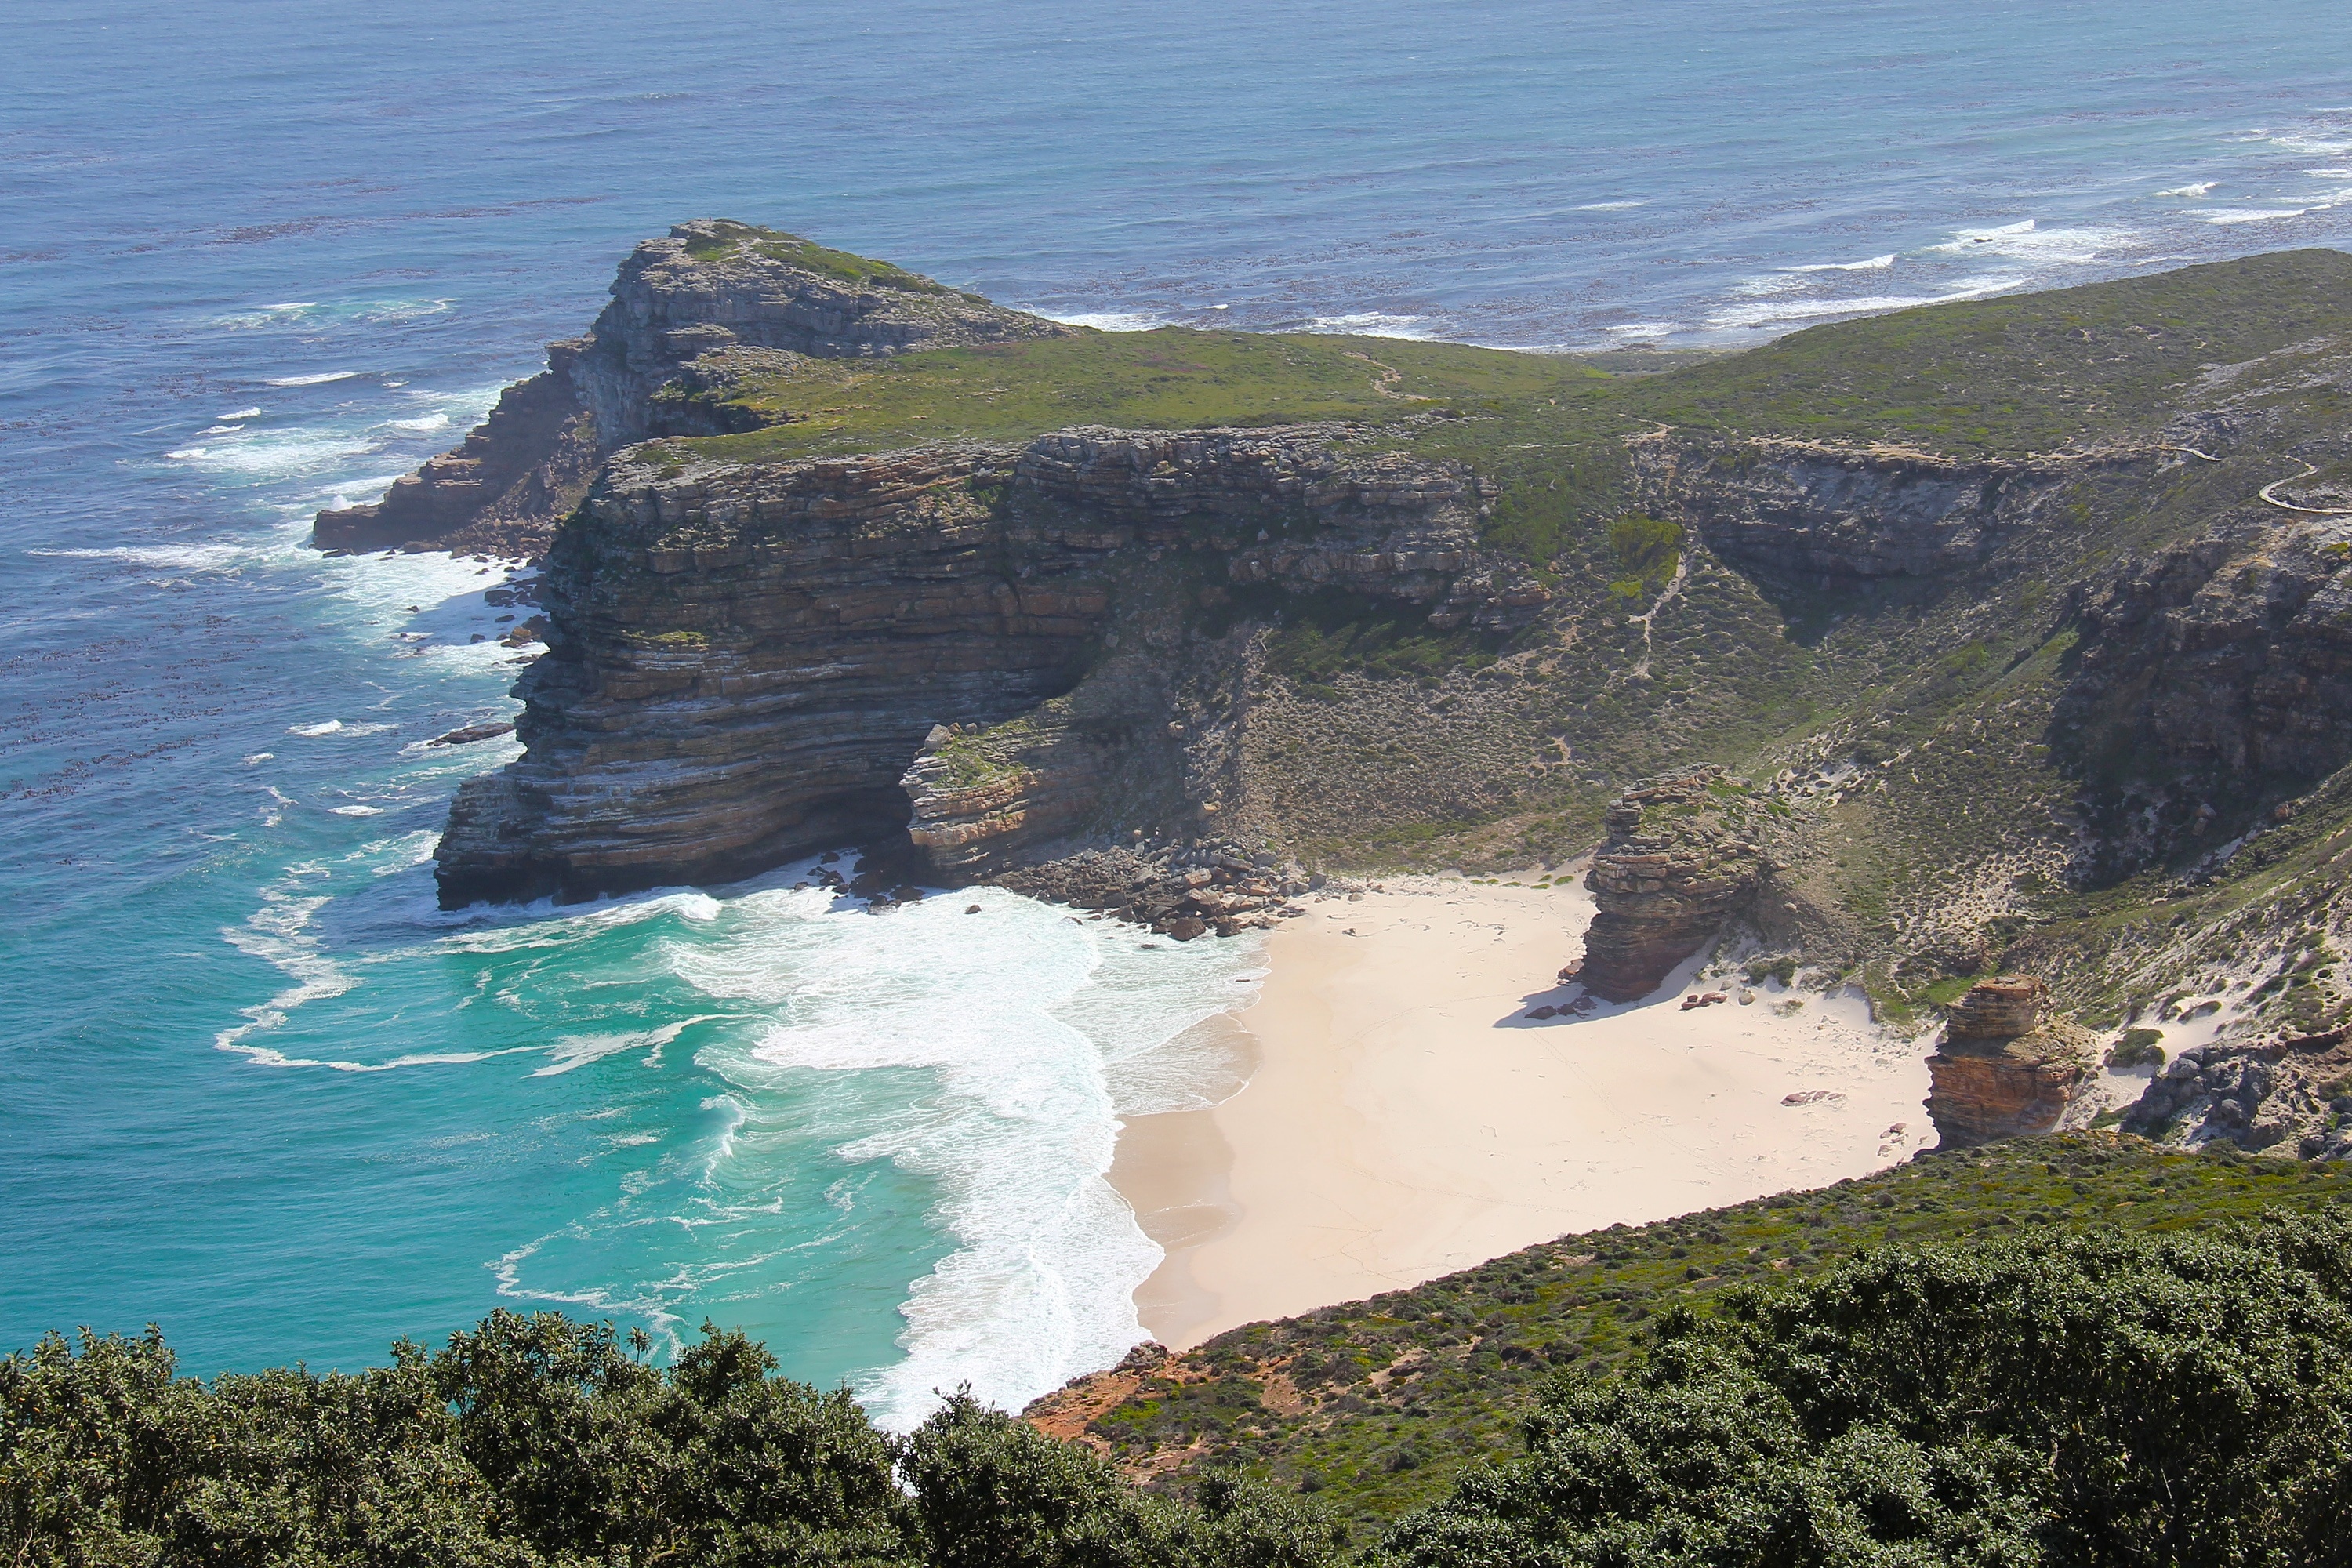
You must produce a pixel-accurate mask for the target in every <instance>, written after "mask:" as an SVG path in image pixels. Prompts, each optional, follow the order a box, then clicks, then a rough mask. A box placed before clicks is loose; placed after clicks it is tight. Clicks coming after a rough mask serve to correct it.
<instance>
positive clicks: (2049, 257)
mask: <svg viewBox="0 0 2352 1568" xmlns="http://www.w3.org/2000/svg"><path fill="white" fill-rule="evenodd" d="M2138 238H2139V236H2138V235H2137V233H2135V232H2133V231H2132V230H2130V229H2126V228H2116V227H2110V226H2100V225H2086V226H2082V227H2079V228H2044V227H2042V225H2041V224H2040V222H2039V221H2037V220H2036V219H2033V218H2022V219H2020V220H2019V221H2018V222H2016V223H2009V224H2001V225H1999V226H1995V227H1991V228H1964V229H1959V230H1957V231H1956V232H1955V233H1954V234H1953V236H1952V237H1951V239H1950V240H1949V241H1948V242H1947V243H1945V244H1943V245H1932V246H1929V247H1927V248H1928V250H1930V251H1933V252H1942V253H1944V254H1947V255H1955V256H1971V255H1979V254H1983V255H1992V256H1999V257H2002V258H2007V259H2009V260H2012V261H2024V262H2030V263H2033V264H2036V265H2040V266H2045V267H2066V266H2080V265H2082V264H2083V263H2085V262H2090V261H2095V260H2097V259H2099V258H2101V257H2103V256H2106V255H2108V254H2109V253H2111V252H2113V251H2116V250H2119V249H2122V248H2124V247H2127V246H2129V245H2131V244H2133V243H2135V242H2136V241H2137V240H2138Z"/></svg>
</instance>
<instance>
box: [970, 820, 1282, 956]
mask: <svg viewBox="0 0 2352 1568" xmlns="http://www.w3.org/2000/svg"><path fill="white" fill-rule="evenodd" d="M991 880H992V881H993V882H994V883H995V884H996V885H997V886H999V887H1001V888H1008V889H1012V890H1013V891H1014V892H1016V893H1024V894H1026V895H1028V896H1029V897H1031V898H1033V899H1045V900H1050V901H1051V902H1054V903H1061V904H1072V905H1075V906H1076V907H1077V908H1080V909H1088V910H1103V911H1104V912H1105V913H1108V914H1112V915H1116V916H1118V918H1119V919H1121V920H1125V921H1133V922H1135V923H1136V924H1138V925H1146V926H1150V928H1151V929H1152V930H1153V931H1159V932H1160V933H1161V934H1163V935H1166V936H1171V937H1173V938H1174V939H1175V940H1177V941H1178V942H1190V941H1192V939H1193V938H1194V937H1197V936H1205V935H1207V934H1208V933H1209V932H1211V931H1214V932H1215V933H1216V934H1217V935H1219V936H1232V935H1234V934H1235V933H1236V932H1239V931H1251V930H1255V929H1260V928H1263V927H1265V926H1270V925H1272V924H1273V923H1274V922H1275V921H1277V920H1279V919H1281V918H1282V917H1283V916H1284V915H1285V914H1287V913H1291V912H1294V911H1293V910H1290V909H1289V908H1288V907H1287V906H1288V900H1291V899H1294V898H1297V896H1298V895H1299V894H1301V893H1304V892H1307V890H1309V889H1313V888H1318V887H1320V886H1322V883H1323V879H1322V877H1321V876H1319V875H1314V876H1310V875H1308V874H1307V872H1306V871H1305V870H1304V869H1302V868H1300V867H1299V866H1298V864H1297V862H1296V861H1288V862H1286V861H1284V860H1282V859H1281V858H1280V857H1278V856H1276V854H1274V853H1273V852H1272V851H1271V850H1266V849H1253V848H1251V847H1249V846H1247V845H1245V844H1243V843H1241V842H1239V841H1238V840H1235V839H1230V838H1195V839H1192V840H1189V841H1187V842H1184V843H1179V844H1162V845H1147V846H1139V847H1136V848H1133V849H1126V848H1110V849H1088V850H1083V851H1081V852H1079V853H1078V854H1076V855H1071V856H1066V857H1065V858H1062V859H1059V860H1052V861H1047V862H1046V863H1045V864H1044V865H1040V866H1024V867H1020V868H1015V869H1013V870H1010V871H1006V872H1004V873H1003V874H1001V875H999V876H996V877H994V878H992V879H991Z"/></svg>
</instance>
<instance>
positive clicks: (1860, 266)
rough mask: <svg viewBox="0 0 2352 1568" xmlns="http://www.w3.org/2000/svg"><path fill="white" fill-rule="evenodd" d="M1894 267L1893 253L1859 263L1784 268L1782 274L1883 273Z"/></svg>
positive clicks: (1831, 262)
mask: <svg viewBox="0 0 2352 1568" xmlns="http://www.w3.org/2000/svg"><path fill="white" fill-rule="evenodd" d="M1894 265H1895V252H1893V251H1891V250H1890V251H1888V252H1887V253H1886V254H1885V255H1884V256H1872V257H1867V258H1864V259H1863V260H1860V261H1816V262H1812V263H1811V264H1810V265H1808V266H1804V267H1784V268H1781V270H1782V271H1784V272H1883V271H1885V269H1886V268H1889V267H1892V266H1894Z"/></svg>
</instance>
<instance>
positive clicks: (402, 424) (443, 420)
mask: <svg viewBox="0 0 2352 1568" xmlns="http://www.w3.org/2000/svg"><path fill="white" fill-rule="evenodd" d="M388 423H389V424H390V426H391V427H392V428H393V429H394V430H419V431H422V430H446V429H447V428H448V427H449V416H447V415H446V414H427V415H425V416H424V417H422V418H420V419H394V420H390V421H388Z"/></svg>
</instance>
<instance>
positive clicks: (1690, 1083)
mask: <svg viewBox="0 0 2352 1568" xmlns="http://www.w3.org/2000/svg"><path fill="white" fill-rule="evenodd" d="M1306 908H1307V913H1306V914H1305V915H1303V916H1301V917H1300V918H1297V919H1295V920H1290V921H1285V922H1284V923H1283V925H1282V927H1281V928H1280V929H1279V930H1278V931H1276V932H1275V933H1274V934H1273V936H1272V937H1271V938H1270V939H1269V942H1270V945H1269V961H1270V963H1271V966H1272V973H1271V974H1270V975H1269V976H1268V978H1267V979H1266V981H1265V986H1264V989H1263V990H1262V991H1261V993H1260V994H1259V996H1258V999H1257V1000H1256V1002H1255V1004H1254V1005H1251V1006H1250V1007H1249V1008H1247V1009H1246V1010H1245V1011H1244V1012H1242V1013H1240V1014H1239V1015H1238V1016H1236V1023H1237V1026H1239V1027H1240V1028H1242V1029H1244V1030H1246V1031H1247V1034H1248V1036H1249V1037H1250V1038H1249V1040H1248V1041H1246V1042H1241V1043H1242V1044H1243V1045H1244V1046H1245V1047H1246V1049H1248V1050H1249V1051H1252V1052H1254V1053H1255V1068H1254V1070H1252V1071H1250V1073H1249V1077H1248V1079H1247V1082H1246V1083H1245V1084H1244V1086H1243V1087H1242V1088H1241V1089H1239V1091H1238V1092H1236V1093H1234V1095H1233V1096H1232V1097H1231V1098H1229V1099H1227V1100H1224V1101H1223V1103H1222V1104H1219V1105H1217V1106H1215V1107H1213V1109H1210V1110H1193V1111H1183V1112H1179V1113H1175V1114H1171V1115H1165V1116H1148V1117H1138V1118H1135V1119H1133V1120H1132V1121H1129V1123H1128V1125H1127V1130H1126V1131H1125V1132H1124V1133H1123V1134H1122V1135H1121V1137H1120V1141H1119V1146H1118V1158H1117V1163H1116V1164H1115V1165H1114V1167H1113V1169H1112V1172H1111V1181H1112V1183H1113V1184H1115V1185H1116V1186H1117V1187H1118V1189H1119V1191H1120V1192H1121V1193H1122V1194H1124V1195H1125V1196H1126V1197H1127V1199H1128V1201H1129V1203H1130V1204H1131V1205H1134V1207H1135V1210H1136V1213H1137V1215H1138V1217H1139V1219H1140V1220H1141V1221H1142V1223H1143V1226H1144V1228H1145V1230H1146V1231H1147V1232H1148V1233H1149V1234H1150V1236H1151V1237H1152V1238H1153V1239H1154V1240H1156V1241H1158V1242H1159V1243H1160V1245H1161V1246H1162V1247H1165V1248H1166V1249H1167V1255H1168V1256H1167V1258H1166V1260H1165V1261H1164V1262H1163V1263H1162V1264H1161V1266H1160V1268H1159V1270H1158V1271H1157V1272H1156V1273H1154V1274H1153V1276H1152V1277H1151V1279H1150V1280H1149V1281H1148V1282H1147V1283H1146V1284H1145V1285H1144V1286H1143V1287H1142V1288H1141V1289H1139V1290H1138V1291H1137V1297H1136V1299H1137V1305H1138V1307H1139V1310H1140V1312H1141V1315H1142V1319H1143V1322H1144V1326H1145V1328H1146V1329H1147V1330H1149V1331H1150V1332H1151V1334H1152V1335H1153V1336H1154V1337H1155V1338H1157V1339H1159V1340H1160V1341H1162V1342H1165V1343H1168V1344H1170V1345H1172V1346H1177V1347H1179V1348H1181V1347H1183V1346H1187V1345H1191V1344H1194V1343H1197V1342H1200V1341H1201V1340H1203V1339H1206V1338H1208V1337H1209V1336H1211V1335H1213V1334H1215V1333H1218V1332H1221V1331H1223V1330H1225V1329H1228V1328H1232V1327H1234V1326H1235V1325H1237V1324H1241V1323H1246V1322H1253V1321H1258V1320H1261V1319H1265V1318H1274V1317H1282V1316H1287V1315H1290V1314H1294V1313H1297V1312H1302V1311H1307V1310H1311V1309H1313V1308H1316V1307H1318V1306H1324V1305H1328V1304H1329V1303H1331V1302H1335V1301H1344V1300H1357V1299H1360V1298H1362V1297H1365V1296H1370V1295H1375V1294H1377V1293H1379V1292H1381V1291H1382V1290H1389V1289H1397V1288H1399V1287H1402V1286H1407V1285H1412V1284H1415V1283H1418V1282H1419V1281H1421V1280H1424V1279H1432V1278H1434V1277H1435V1276H1437V1275H1440V1274H1444V1273H1448V1272H1451V1271H1452V1270H1454V1269H1457V1268H1465V1267H1467V1266H1469V1265H1471V1264H1474V1263H1476V1262H1479V1261H1482V1260H1483V1259H1486V1258H1492V1257H1496V1256H1497V1255H1499V1254H1501V1253H1504V1252H1508V1251H1511V1250H1512V1249H1514V1248H1517V1247H1526V1246H1528V1245H1531V1244H1533V1243H1535V1242H1538V1241H1545V1240H1549V1239H1550V1238H1552V1237H1557V1236H1559V1235H1562V1234H1565V1233H1569V1232H1573V1231H1582V1230H1591V1229H1593V1228H1595V1227H1598V1226H1608V1225H1611V1224H1614V1223H1618V1222H1621V1221H1622V1222H1625V1223H1628V1224H1637V1223H1640V1222H1643V1221H1645V1220H1653V1219H1659V1218H1664V1217H1665V1216H1667V1215H1677V1214H1684V1213H1687V1212H1689V1211H1691V1210H1693V1209H1700V1208H1707V1207H1711V1206H1714V1205H1720V1204H1728V1203H1737V1202H1740V1201H1742V1200H1744V1199H1748V1198H1752V1197H1757V1196H1760V1195H1762V1194H1769V1193H1775V1192H1780V1191H1784V1190H1787V1189H1789V1188H1792V1187H1815V1186H1821V1185H1823V1184H1828V1183H1831V1182H1835V1181H1838V1180H1840V1179H1842V1178H1843V1177H1847V1176H1855V1175H1861V1174H1863V1173H1867V1172H1870V1171H1874V1170H1878V1169H1880V1168H1882V1167H1884V1166H1886V1165H1888V1164H1891V1163H1895V1162H1896V1161H1899V1160H1902V1159H1905V1158H1907V1157H1908V1156H1909V1155H1910V1154H1911V1153H1912V1152H1914V1151H1916V1150H1917V1149H1920V1148H1923V1147H1926V1146H1927V1145H1929V1144H1931V1143H1933V1142H1935V1133H1934V1130H1933V1128H1932V1127H1931V1126H1930V1125H1929V1123H1928V1121H1927V1111H1926V1110H1924V1109H1923V1108H1922V1105H1921V1101H1922V1100H1924V1099H1925V1098H1926V1096H1927V1066H1926V1058H1927V1046H1926V1043H1925V1042H1924V1041H1909V1040H1904V1039H1901V1038H1898V1037H1894V1036H1892V1035H1888V1034H1884V1033H1881V1032H1880V1031H1878V1030H1877V1029H1875V1028H1874V1027H1873V1026H1871V1024H1870V1022H1869V1018H1868V1013H1867V1009H1866V1006H1865V1005H1864V1002H1863V1001H1862V999H1861V998H1860V997H1859V996H1858V995H1851V994H1827V995H1825V994H1822V993H1819V992H1815V991H1810V990H1806V989H1803V988H1802V987H1800V988H1798V989H1796V990H1793V991H1783V990H1781V989H1780V986H1779V985H1778V984H1772V983H1768V984H1765V985H1763V986H1759V987H1756V988H1755V990H1754V995H1755V1000H1754V1002H1753V1003H1752V1004H1751V1005H1738V1004H1737V1003H1736V1002H1735V1003H1729V1004H1726V1005H1715V1006H1707V1007H1701V1008H1696V1009H1692V1010H1688V1011H1685V1010H1684V1009H1683V1008H1682V1007H1681V1005H1680V1002H1681V998H1682V997H1683V996H1684V995H1685V994H1686V992H1687V990H1688V989H1689V985H1688V982H1689V979H1690V976H1691V973H1693V972H1694V971H1696V970H1697V969H1698V968H1699V966H1700V964H1701V963H1702V962H1703V960H1701V959H1694V960H1692V961H1691V962H1690V963H1687V964H1685V966H1684V969H1683V970H1682V971H1680V972H1678V973H1676V974H1675V975H1673V976H1670V977H1669V982H1668V984H1667V985H1666V986H1665V987H1664V988H1662V990H1661V992H1660V993H1659V994H1658V996H1657V997H1655V998H1653V999H1651V1000H1649V1001H1646V1002H1644V1003H1636V1004H1633V1005H1626V1006H1611V1005H1602V1006H1601V1007H1599V1008H1597V1009H1596V1010H1595V1011H1594V1012H1593V1013H1592V1014H1591V1016H1588V1017H1585V1018H1581V1019H1567V1018H1562V1019H1554V1020H1547V1021H1544V1022H1534V1021H1530V1020H1528V1019H1527V1018H1526V1016H1525V1015H1526V1013H1527V1012H1528V1009H1529V1008H1531V1007H1534V1006H1537V1005H1542V1004H1545V1003H1556V1002H1559V1001H1561V1000H1564V999H1566V998H1567V997H1568V996H1570V995H1571V994H1574V993H1573V991H1572V990H1571V989H1570V988H1567V987H1557V986H1555V984H1553V978H1552V977H1553V975H1554V974H1555V973H1557V972H1558V970H1559V967H1560V966H1561V965H1562V964H1563V963H1566V962H1568V960H1570V958H1573V957H1575V956H1577V955H1578V954H1579V953H1580V952H1581V951H1582V932H1583V929H1584V927H1585V925H1586V924H1587V923H1588V922H1589V921H1591V914H1592V906H1591V899H1590V896H1589V895H1588V894H1586V893H1585V892H1584V890H1583V889H1582V888H1581V887H1580V886H1574V885H1569V886H1559V887H1553V888H1535V887H1531V886H1524V887H1523V886H1510V885H1494V884H1487V883H1479V882H1472V881H1468V880H1466V879H1459V878H1415V879H1402V880H1393V881H1390V882H1388V883H1386V884H1384V886H1383V888H1382V889H1381V890H1378V891H1367V892H1364V893H1362V894H1360V895H1359V896H1357V897H1354V898H1347V897H1332V898H1324V899H1318V900H1309V901H1308V902H1307V905H1306Z"/></svg>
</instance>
